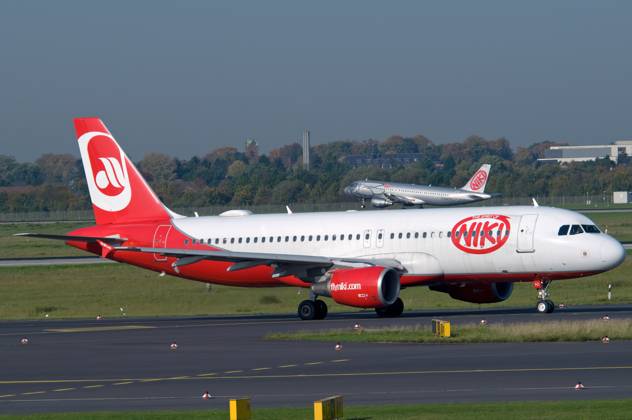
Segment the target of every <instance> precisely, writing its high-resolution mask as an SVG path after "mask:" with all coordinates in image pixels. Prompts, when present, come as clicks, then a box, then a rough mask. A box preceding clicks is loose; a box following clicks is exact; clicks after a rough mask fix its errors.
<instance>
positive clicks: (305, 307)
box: [298, 299, 327, 321]
mask: <svg viewBox="0 0 632 420" xmlns="http://www.w3.org/2000/svg"><path fill="white" fill-rule="evenodd" d="M298 316H299V317H300V318H301V319H302V320H304V321H309V320H312V319H325V317H326V316H327V304H326V303H325V302H324V301H322V300H318V299H313V300H304V301H302V302H301V303H299V304H298Z"/></svg>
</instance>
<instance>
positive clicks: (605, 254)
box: [601, 236, 625, 269]
mask: <svg viewBox="0 0 632 420" xmlns="http://www.w3.org/2000/svg"><path fill="white" fill-rule="evenodd" d="M605 239H606V240H605V241H603V243H602V244H601V262H602V263H603V264H604V265H605V266H606V269H611V268H614V267H616V266H618V265H619V264H621V263H622V262H623V260H624V259H625V249H624V248H623V245H621V242H619V241H617V240H616V239H614V238H612V237H610V236H607V237H606V238H605Z"/></svg>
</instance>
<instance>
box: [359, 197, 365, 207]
mask: <svg viewBox="0 0 632 420" xmlns="http://www.w3.org/2000/svg"><path fill="white" fill-rule="evenodd" d="M365 207H366V200H365V199H364V198H363V199H362V200H361V201H360V208H361V209H363V208H365Z"/></svg>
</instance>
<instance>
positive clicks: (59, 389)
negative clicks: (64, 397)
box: [52, 388, 77, 392]
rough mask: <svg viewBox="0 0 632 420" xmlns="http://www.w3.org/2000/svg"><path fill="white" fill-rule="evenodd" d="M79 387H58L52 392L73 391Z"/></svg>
mask: <svg viewBox="0 0 632 420" xmlns="http://www.w3.org/2000/svg"><path fill="white" fill-rule="evenodd" d="M75 389H77V388H57V389H53V391H52V392H64V391H73V390H75Z"/></svg>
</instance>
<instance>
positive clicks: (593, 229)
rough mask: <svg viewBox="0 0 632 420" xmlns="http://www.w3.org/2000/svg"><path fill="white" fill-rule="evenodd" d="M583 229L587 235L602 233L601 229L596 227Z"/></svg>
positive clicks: (585, 226)
mask: <svg viewBox="0 0 632 420" xmlns="http://www.w3.org/2000/svg"><path fill="white" fill-rule="evenodd" d="M582 227H583V228H584V232H586V233H601V232H600V231H599V228H598V227H597V226H595V225H582Z"/></svg>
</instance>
